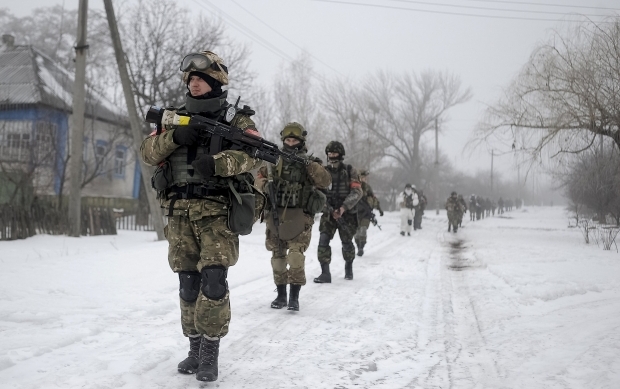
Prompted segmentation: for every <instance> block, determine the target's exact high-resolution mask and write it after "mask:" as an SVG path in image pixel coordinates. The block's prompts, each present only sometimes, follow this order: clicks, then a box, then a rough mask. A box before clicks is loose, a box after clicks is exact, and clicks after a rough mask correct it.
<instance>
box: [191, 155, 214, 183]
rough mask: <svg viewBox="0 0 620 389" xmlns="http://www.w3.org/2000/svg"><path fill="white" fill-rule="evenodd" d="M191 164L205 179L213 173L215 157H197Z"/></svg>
mask: <svg viewBox="0 0 620 389" xmlns="http://www.w3.org/2000/svg"><path fill="white" fill-rule="evenodd" d="M192 166H193V167H194V170H196V171H197V172H198V174H200V175H201V176H202V177H203V178H204V179H205V180H208V179H209V178H211V177H212V176H213V175H214V174H215V159H214V158H213V156H212V155H202V156H200V157H198V158H197V159H195V160H194V162H192Z"/></svg>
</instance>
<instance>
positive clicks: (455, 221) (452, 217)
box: [446, 192, 464, 232]
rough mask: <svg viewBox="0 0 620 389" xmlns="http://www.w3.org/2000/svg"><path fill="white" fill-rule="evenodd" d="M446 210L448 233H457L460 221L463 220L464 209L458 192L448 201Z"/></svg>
mask: <svg viewBox="0 0 620 389" xmlns="http://www.w3.org/2000/svg"><path fill="white" fill-rule="evenodd" d="M446 210H447V211H448V232H450V229H452V231H454V232H456V231H457V230H458V228H459V219H461V218H463V211H464V208H463V206H462V204H460V203H459V200H458V197H457V194H456V192H452V193H451V194H450V197H448V200H447V201H446Z"/></svg>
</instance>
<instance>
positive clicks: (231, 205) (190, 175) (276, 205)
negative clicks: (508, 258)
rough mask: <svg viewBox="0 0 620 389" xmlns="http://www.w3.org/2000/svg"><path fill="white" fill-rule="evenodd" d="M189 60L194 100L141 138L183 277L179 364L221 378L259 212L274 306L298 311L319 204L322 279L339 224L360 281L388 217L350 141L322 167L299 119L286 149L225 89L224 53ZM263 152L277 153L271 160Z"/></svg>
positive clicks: (166, 112)
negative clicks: (235, 271) (236, 275)
mask: <svg viewBox="0 0 620 389" xmlns="http://www.w3.org/2000/svg"><path fill="white" fill-rule="evenodd" d="M179 70H180V71H181V72H182V79H183V82H184V83H185V85H186V86H187V93H186V96H185V103H184V104H183V105H181V106H180V107H170V108H166V109H160V108H158V107H151V109H149V114H147V121H149V122H151V123H155V124H156V126H157V129H156V130H155V131H153V133H152V134H150V135H149V136H148V137H147V138H146V139H145V140H144V141H143V142H142V145H141V147H140V156H141V158H142V160H143V161H144V162H145V163H146V164H148V165H151V166H155V167H156V169H155V172H154V174H153V176H152V180H151V182H152V186H153V188H154V189H155V190H156V191H157V197H158V199H159V201H160V205H161V207H162V208H163V209H164V210H165V215H166V216H167V218H168V223H167V225H166V227H165V229H164V234H165V236H166V239H167V240H168V243H169V247H168V262H169V265H170V268H171V269H172V271H173V272H175V273H177V274H178V276H179V298H180V300H179V301H180V308H181V327H182V331H183V334H184V335H185V336H186V337H187V338H188V339H189V352H188V356H187V358H185V359H184V360H183V361H181V362H180V363H179V365H178V371H179V372H181V373H186V374H195V376H196V379H198V380H200V381H215V380H217V377H218V358H219V348H220V347H219V346H220V340H221V339H222V338H223V337H224V336H226V334H227V333H228V330H229V324H230V319H231V310H230V293H229V290H228V282H227V276H228V268H229V267H230V266H233V265H235V264H236V263H237V260H238V258H239V235H246V234H249V233H250V232H251V229H252V225H253V224H254V223H255V222H256V221H258V220H259V219H261V218H262V219H263V220H264V221H265V223H266V239H265V245H266V248H267V250H269V251H271V252H272V255H271V265H272V270H273V279H274V282H275V284H276V288H277V291H278V295H277V297H276V299H275V300H274V301H273V302H272V303H271V307H272V308H276V309H281V308H283V307H285V306H286V307H288V310H292V311H297V310H299V293H300V289H301V287H302V286H303V285H305V284H306V275H305V255H304V252H305V251H306V250H307V249H308V246H309V243H310V239H311V235H312V226H313V224H314V216H315V214H316V213H320V212H322V216H321V219H320V226H319V232H320V236H319V245H318V253H317V256H318V259H319V262H320V264H321V274H320V275H319V276H318V277H316V278H315V279H314V282H316V283H320V284H324V283H331V273H330V264H331V258H332V251H331V247H330V242H331V240H332V239H333V237H334V235H335V233H336V231H338V234H339V236H340V239H341V241H342V256H343V258H344V261H345V277H344V278H345V279H346V280H352V279H353V260H354V259H355V256H356V252H355V246H354V245H353V240H355V243H356V245H357V255H358V256H362V255H363V254H364V246H365V244H366V231H367V229H368V227H369V225H370V223H371V222H372V223H373V224H375V225H376V223H377V221H376V219H375V217H374V213H373V210H375V209H377V210H378V211H379V213H380V215H381V216H383V211H382V210H381V207H380V204H379V201H378V199H377V198H376V196H375V195H374V193H373V191H372V188H371V187H370V185H368V182H367V179H368V176H369V172H368V171H361V172H359V173H358V171H357V169H356V168H354V167H353V166H351V165H349V164H346V163H345V162H344V157H345V149H344V146H343V145H342V144H341V143H340V142H337V141H332V142H329V144H328V145H327V146H326V148H325V154H326V158H327V163H326V164H325V165H323V163H322V161H321V160H320V159H318V158H315V157H313V156H311V155H307V149H306V137H307V135H308V134H307V131H306V130H305V129H304V127H303V126H302V125H301V124H300V123H296V122H292V123H288V124H287V125H286V126H284V128H283V129H282V130H281V132H280V137H281V140H282V146H281V148H278V147H277V146H276V145H274V144H272V143H270V142H267V141H265V140H264V139H262V138H261V136H260V134H259V132H258V131H257V129H256V125H255V123H254V121H253V120H252V119H251V116H252V115H253V114H254V113H255V112H254V110H252V109H251V108H250V107H248V106H247V105H244V106H243V107H238V105H237V104H234V105H232V104H230V103H229V102H228V101H227V97H228V92H227V91H226V90H223V89H222V87H223V86H225V85H227V84H228V68H227V66H226V65H225V64H224V61H223V60H222V59H221V58H220V57H219V56H218V55H217V54H215V53H213V52H211V51H202V52H196V53H190V54H188V55H186V56H185V57H184V58H183V59H182V60H181V65H180V69H179ZM237 102H238V100H237ZM151 114H152V116H151V117H150V118H149V115H151ZM205 130H209V131H205ZM276 154H277V155H282V156H285V157H284V158H279V159H278V158H277V155H276ZM263 160H267V161H270V162H273V163H272V164H271V165H269V166H265V165H264V163H263ZM256 171H258V173H257V174H256V179H255V178H254V175H253V174H252V172H256ZM418 201H419V200H418ZM405 207H408V204H407V205H406V206H405ZM414 207H415V205H414ZM416 215H417V212H416ZM414 218H415V217H414ZM420 220H421V214H420ZM417 226H418V228H419V227H420V224H419V221H418V223H417ZM288 285H290V289H289V291H288V295H287V286H288Z"/></svg>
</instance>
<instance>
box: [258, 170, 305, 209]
mask: <svg viewBox="0 0 620 389" xmlns="http://www.w3.org/2000/svg"><path fill="white" fill-rule="evenodd" d="M269 174H270V179H273V184H274V188H275V192H276V193H275V194H276V203H277V206H278V207H279V208H304V207H306V203H307V201H308V197H309V194H310V191H311V190H312V183H311V182H310V179H309V177H308V172H307V170H306V168H305V166H303V165H301V164H299V163H294V162H287V161H286V160H284V159H280V161H279V162H278V164H277V165H275V166H272V167H271V169H269Z"/></svg>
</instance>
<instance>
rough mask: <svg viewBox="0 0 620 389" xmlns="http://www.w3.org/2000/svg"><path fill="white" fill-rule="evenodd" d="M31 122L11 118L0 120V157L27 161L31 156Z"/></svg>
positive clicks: (12, 160)
mask: <svg viewBox="0 0 620 389" xmlns="http://www.w3.org/2000/svg"><path fill="white" fill-rule="evenodd" d="M31 140H32V122H31V121H25V120H12V121H4V122H0V159H2V160H4V161H11V162H27V161H29V160H30V158H31V150H30V146H31Z"/></svg>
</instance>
